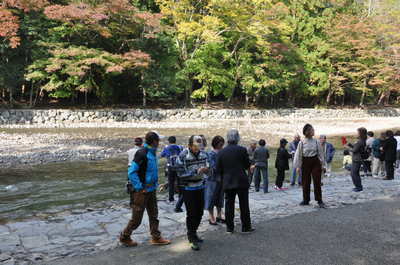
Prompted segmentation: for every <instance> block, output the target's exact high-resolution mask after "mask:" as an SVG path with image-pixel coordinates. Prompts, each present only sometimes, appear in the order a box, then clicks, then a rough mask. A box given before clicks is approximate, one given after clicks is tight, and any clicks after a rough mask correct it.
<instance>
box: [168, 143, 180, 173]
mask: <svg viewBox="0 0 400 265" xmlns="http://www.w3.org/2000/svg"><path fill="white" fill-rule="evenodd" d="M167 149H168V152H169V165H168V167H169V170H171V171H176V169H177V167H178V156H179V154H180V152H181V147H179V150H176V149H173V148H171V147H170V146H169V147H167Z"/></svg>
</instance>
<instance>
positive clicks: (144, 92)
mask: <svg viewBox="0 0 400 265" xmlns="http://www.w3.org/2000/svg"><path fill="white" fill-rule="evenodd" d="M146 97H147V92H146V89H145V88H144V87H143V104H142V105H143V107H146Z"/></svg>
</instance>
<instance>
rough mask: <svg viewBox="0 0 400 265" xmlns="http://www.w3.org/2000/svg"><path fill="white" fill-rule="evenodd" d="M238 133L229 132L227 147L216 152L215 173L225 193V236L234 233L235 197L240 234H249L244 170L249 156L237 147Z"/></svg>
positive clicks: (247, 183) (234, 131)
mask: <svg viewBox="0 0 400 265" xmlns="http://www.w3.org/2000/svg"><path fill="white" fill-rule="evenodd" d="M239 140H240V136H239V132H238V131H237V130H229V131H228V135H227V142H228V146H226V147H225V148H223V149H221V150H220V151H219V152H218V162H217V171H219V172H220V173H221V176H222V188H223V190H224V192H225V217H226V228H227V231H226V233H227V234H232V233H233V231H234V223H233V219H234V216H235V197H236V194H237V195H238V197H239V207H240V219H241V221H242V233H251V232H253V231H254V230H255V229H254V228H252V227H251V220H250V209H249V187H250V184H249V181H248V178H247V174H246V170H248V169H249V167H250V161H249V155H248V154H247V150H246V148H244V147H242V146H239V145H238V142H239Z"/></svg>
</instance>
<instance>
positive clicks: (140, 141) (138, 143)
mask: <svg viewBox="0 0 400 265" xmlns="http://www.w3.org/2000/svg"><path fill="white" fill-rule="evenodd" d="M142 144H143V139H142V138H140V137H136V138H135V145H142Z"/></svg>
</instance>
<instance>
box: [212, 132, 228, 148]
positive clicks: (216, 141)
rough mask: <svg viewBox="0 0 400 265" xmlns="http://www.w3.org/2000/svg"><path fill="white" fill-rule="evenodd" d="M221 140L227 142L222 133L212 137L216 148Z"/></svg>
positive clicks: (213, 145)
mask: <svg viewBox="0 0 400 265" xmlns="http://www.w3.org/2000/svg"><path fill="white" fill-rule="evenodd" d="M220 142H223V143H225V139H224V137H222V136H221V135H217V136H215V137H214V138H213V139H212V142H211V146H212V147H213V148H214V149H216V148H217V146H218V144H219V143H220Z"/></svg>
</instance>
